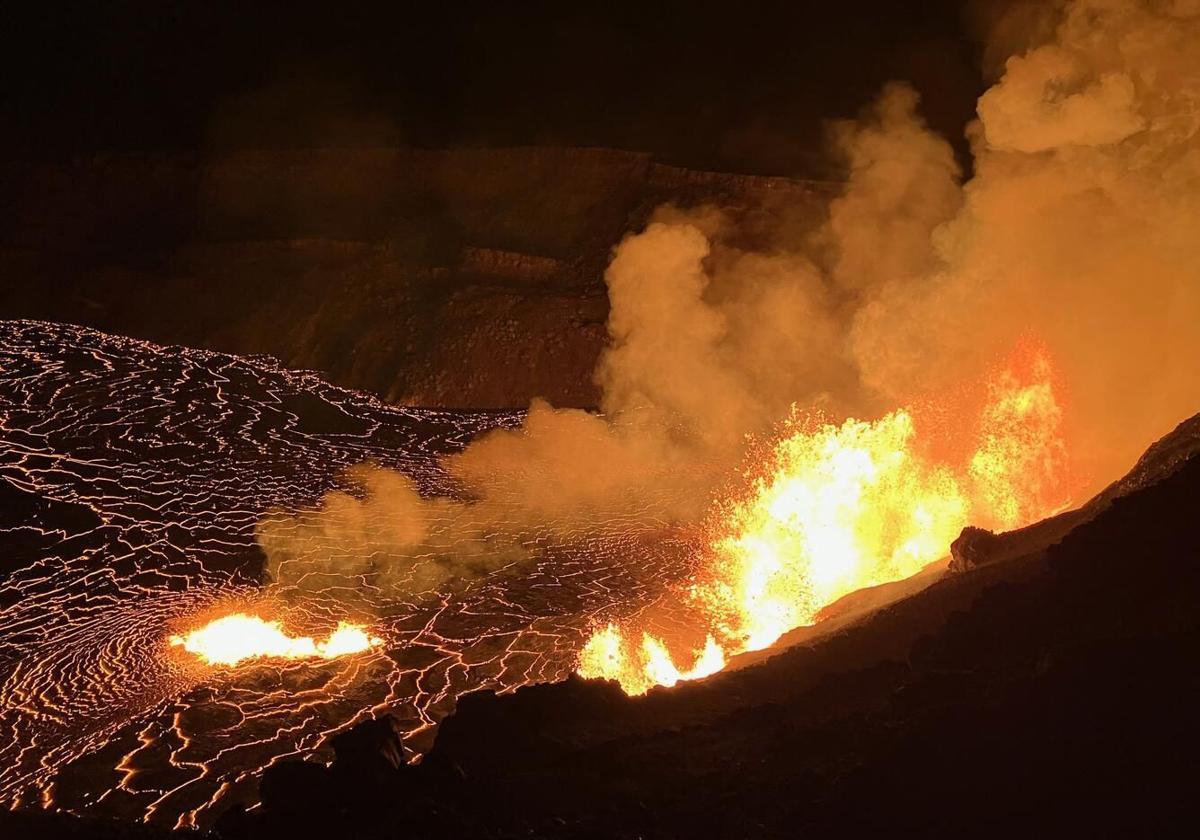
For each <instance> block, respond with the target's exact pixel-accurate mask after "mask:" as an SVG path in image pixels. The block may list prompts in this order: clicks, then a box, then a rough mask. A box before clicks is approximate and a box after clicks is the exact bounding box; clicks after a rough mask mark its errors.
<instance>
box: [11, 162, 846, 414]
mask: <svg viewBox="0 0 1200 840" xmlns="http://www.w3.org/2000/svg"><path fill="white" fill-rule="evenodd" d="M0 186H2V187H3V189H2V190H0V195H2V196H3V197H2V198H0V276H3V277H4V280H5V282H4V284H3V288H2V289H0V313H2V314H3V315H4V316H5V317H34V318H45V319H48V320H65V321H74V322H77V323H82V324H86V325H89V326H95V327H99V328H101V329H105V330H109V331H113V332H120V333H125V334H129V335H133V336H138V337H145V338H148V339H151V340H155V341H158V342H162V343H168V344H170V343H179V344H189V345H197V346H202V347H209V348H213V349H219V350H224V351H229V352H235V353H262V354H269V355H273V356H276V357H278V358H279V359H280V360H281V361H282V362H283V363H284V364H285V365H288V366H291V367H302V368H312V369H316V370H320V371H322V372H323V373H325V374H326V375H328V376H329V377H331V378H332V379H333V380H334V381H336V382H337V383H338V384H342V385H347V386H350V387H356V388H363V389H367V390H372V391H376V392H378V393H380V394H382V395H384V396H386V397H387V398H388V399H391V400H395V401H398V402H406V403H414V404H423V405H438V406H446V407H509V406H521V405H525V404H527V403H528V401H529V399H530V398H531V397H534V396H545V397H548V398H549V399H551V400H552V401H553V402H555V403H557V404H560V405H585V406H586V405H593V404H595V402H596V398H597V394H596V390H595V386H594V385H593V384H592V382H591V370H592V368H593V366H594V363H595V360H596V356H597V354H598V353H599V352H600V349H601V348H602V347H603V343H604V339H605V331H604V321H605V318H606V317H607V300H606V298H605V295H604V286H603V282H602V277H603V271H604V267H605V265H606V263H607V260H608V256H609V253H610V252H611V249H612V247H613V246H614V245H615V244H616V243H617V242H618V241H619V240H620V238H621V236H622V235H623V234H624V233H625V232H626V231H629V230H633V229H636V228H637V227H639V226H640V225H642V224H644V223H645V221H646V219H647V218H648V217H649V215H650V213H651V212H652V211H653V210H654V208H655V207H657V206H659V205H660V204H663V203H667V202H673V203H676V204H679V205H683V206H690V205H696V204H701V203H706V202H712V203H720V204H724V205H732V206H736V207H741V208H747V209H756V210H763V211H765V212H767V213H772V214H776V215H777V214H778V212H780V210H779V208H785V207H786V208H787V212H788V213H789V214H791V216H792V217H795V218H796V219H797V220H798V223H799V224H802V225H804V224H815V223H816V222H817V221H819V219H820V218H821V216H822V214H823V213H824V209H825V207H826V205H827V203H828V199H829V197H830V196H831V195H832V194H833V191H834V188H833V186H832V185H830V184H825V183H816V182H805V181H793V180H789V179H784V178H761V177H752V176H740V175H729V174H720V173H707V172H693V171H689V170H684V169H678V168H674V167H667V166H662V165H659V164H656V163H654V162H653V161H652V160H651V159H650V157H649V156H648V155H645V154H639V153H631V152H621V151H614V150H608V149H568V148H518V149H495V150H486V149H462V150H451V151H428V150H416V149H363V150H320V149H318V150H307V151H269V152H268V151H248V152H238V153H233V154H229V155H225V156H221V157H213V158H200V157H196V156H188V155H162V154H157V155H150V154H145V155H138V154H121V155H94V156H89V157H85V158H76V159H73V160H70V161H57V162H41V163H28V162H24V163H23V162H17V163H8V164H4V165H2V166H0Z"/></svg>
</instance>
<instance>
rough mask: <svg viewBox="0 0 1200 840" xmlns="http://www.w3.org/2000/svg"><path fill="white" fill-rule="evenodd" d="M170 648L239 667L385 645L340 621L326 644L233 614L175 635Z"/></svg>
mask: <svg viewBox="0 0 1200 840" xmlns="http://www.w3.org/2000/svg"><path fill="white" fill-rule="evenodd" d="M170 641H171V645H172V646H174V647H180V646H181V647H183V649H184V650H186V651H187V652H188V653H193V654H195V655H196V656H198V657H200V658H201V659H203V660H204V661H205V662H207V663H208V664H209V665H237V664H238V663H239V662H243V661H245V660H247V659H262V658H267V657H276V658H281V659H336V658H338V657H339V656H347V655H349V654H352V653H362V652H363V651H365V650H369V649H370V648H372V647H376V646H378V645H381V644H383V640H382V639H380V638H378V637H376V636H371V635H368V633H367V631H366V630H365V629H364V628H363V627H362V626H360V625H357V624H349V623H347V622H345V621H341V622H338V626H337V629H336V630H334V631H333V632H332V633H330V634H329V637H328V638H327V639H325V640H324V641H319V642H318V641H313V639H312V637H311V636H289V635H288V634H287V633H285V632H283V627H282V625H281V624H280V622H278V621H266V620H264V619H262V618H259V617H258V616H256V615H246V614H245V613H234V614H233V615H227V616H225V617H223V618H218V619H216V620H214V621H210V622H209V623H208V624H206V625H204V626H203V627H200V628H197V629H195V630H192V631H191V632H190V633H187V634H185V635H183V636H172V637H171V640H170Z"/></svg>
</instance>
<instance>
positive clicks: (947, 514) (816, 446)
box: [579, 354, 1069, 694]
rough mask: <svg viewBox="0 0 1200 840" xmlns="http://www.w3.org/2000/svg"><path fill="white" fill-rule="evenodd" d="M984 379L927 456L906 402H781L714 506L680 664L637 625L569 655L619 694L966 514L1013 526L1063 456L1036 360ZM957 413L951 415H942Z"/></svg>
mask: <svg viewBox="0 0 1200 840" xmlns="http://www.w3.org/2000/svg"><path fill="white" fill-rule="evenodd" d="M1027 368H1028V370H1027V371H1026V372H1025V374H1024V378H1023V377H1022V375H1021V374H1020V373H1018V372H1017V371H1015V370H1006V371H1005V372H1004V373H1003V374H1001V375H1000V376H998V377H997V378H996V379H995V380H994V381H993V382H991V383H990V384H989V387H988V397H987V403H986V405H985V406H984V408H983V410H982V411H981V412H980V416H979V419H978V422H977V424H976V425H975V430H974V431H975V436H976V438H977V445H976V448H975V450H974V452H972V453H971V454H970V455H969V457H968V458H967V459H966V462H965V463H959V464H951V463H940V462H938V461H936V460H934V459H933V458H932V457H930V455H929V454H928V447H927V446H924V445H923V441H922V439H921V434H920V429H919V426H918V423H917V420H916V419H915V418H914V412H913V411H910V410H906V409H901V410H897V411H893V412H891V413H889V414H887V415H885V416H884V417H881V418H880V419H878V420H875V421H873V422H863V421H859V420H854V419H850V420H846V421H845V422H843V423H841V424H840V425H834V424H830V423H820V422H818V421H815V420H814V419H812V418H810V417H806V416H804V415H800V414H794V415H793V417H792V418H791V419H790V420H789V421H788V422H787V423H786V424H785V425H784V428H783V432H782V434H781V436H780V437H779V439H778V440H777V442H776V443H775V445H774V448H773V450H772V451H771V453H770V455H769V457H768V458H767V459H766V465H765V467H763V468H761V469H760V474H758V475H757V477H756V478H755V479H754V480H753V482H752V487H751V489H750V492H749V493H748V495H747V496H746V497H745V498H744V499H741V500H738V501H735V502H733V503H730V504H727V505H723V506H719V508H718V515H717V517H716V522H715V524H714V525H713V530H714V531H715V533H716V534H717V536H716V537H715V538H714V539H713V540H712V541H711V543H710V546H709V549H708V556H707V558H706V561H705V563H704V564H703V566H702V568H701V570H700V572H699V573H698V575H697V577H696V579H695V581H694V582H693V583H692V584H691V586H690V587H688V588H687V589H686V590H685V592H684V593H683V597H684V598H685V599H686V600H687V601H689V602H690V605H691V606H692V608H693V612H694V613H695V614H697V615H699V616H700V617H701V621H702V622H703V625H704V626H703V628H702V630H703V631H704V632H705V633H706V641H705V643H704V646H703V648H702V649H701V650H699V651H696V652H695V653H694V654H693V662H692V664H691V665H689V666H687V667H686V668H680V667H679V666H678V665H676V663H675V661H674V659H673V657H672V656H671V654H670V653H669V651H668V646H667V643H666V642H665V641H664V640H663V639H661V638H658V637H656V636H654V635H652V634H651V633H649V632H647V631H646V630H638V629H636V628H632V627H630V628H624V629H622V628H619V627H617V626H616V625H613V624H609V625H608V626H606V627H604V628H602V629H600V630H598V631H596V632H595V633H594V634H593V635H592V637H591V639H590V640H589V641H588V643H587V645H586V646H585V647H584V649H583V652H582V653H581V655H580V661H579V672H580V673H581V674H582V675H583V676H586V677H602V678H606V679H615V680H617V681H618V682H620V684H621V686H622V688H624V689H625V691H626V692H628V693H631V694H641V693H644V692H645V691H647V690H648V689H649V688H651V687H653V686H656V685H667V686H669V685H674V684H675V683H677V682H679V681H680V680H688V679H696V678H700V677H704V676H708V675H709V674H712V673H714V672H716V671H719V670H721V669H722V668H723V667H724V666H725V663H726V660H727V658H728V657H729V656H730V655H734V654H738V653H742V652H745V651H751V650H759V649H762V648H764V647H767V646H768V645H770V644H772V643H773V642H774V641H775V640H776V639H778V638H779V637H780V636H782V635H783V634H784V633H786V632H788V631H789V630H792V629H794V628H796V627H800V626H803V625H808V624H812V623H813V622H814V621H816V619H817V616H818V613H819V611H820V610H821V608H822V607H825V606H827V605H829V604H831V603H833V602H834V601H836V600H837V599H838V598H841V597H842V596H844V595H847V594H849V593H850V592H853V591H855V590H858V589H862V588H864V587H869V586H875V585H878V584H881V583H887V582H890V581H894V580H899V579H901V578H905V577H909V576H911V575H913V574H915V573H916V572H918V571H920V570H921V569H923V568H924V567H925V566H927V565H929V564H930V563H932V562H934V561H937V560H939V559H941V558H943V557H945V556H946V553H947V549H948V546H949V545H950V543H951V541H952V540H953V539H954V538H955V537H956V536H957V535H958V533H959V532H960V531H961V530H962V528H963V526H965V525H966V524H968V522H969V521H974V522H980V523H986V524H992V525H996V526H1000V527H1005V528H1010V527H1015V526H1018V525H1021V524H1025V523H1026V522H1029V521H1032V520H1034V519H1037V518H1040V517H1042V516H1045V515H1047V514H1050V513H1052V512H1054V511H1055V510H1056V509H1059V508H1061V507H1063V506H1065V505H1066V504H1067V502H1068V501H1069V499H1068V497H1067V496H1066V495H1065V493H1066V488H1067V486H1068V484H1067V475H1066V472H1067V461H1066V453H1065V446H1064V443H1063V440H1062V438H1061V436H1060V424H1061V410H1060V408H1059V404H1058V401H1057V398H1056V396H1055V393H1054V390H1053V386H1052V378H1051V370H1050V364H1049V362H1048V360H1047V359H1046V357H1045V356H1044V355H1043V354H1038V355H1037V356H1036V357H1035V358H1034V360H1033V361H1032V363H1031V364H1029V365H1027ZM953 419H955V420H959V421H961V418H953Z"/></svg>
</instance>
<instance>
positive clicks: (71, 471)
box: [0, 322, 688, 826]
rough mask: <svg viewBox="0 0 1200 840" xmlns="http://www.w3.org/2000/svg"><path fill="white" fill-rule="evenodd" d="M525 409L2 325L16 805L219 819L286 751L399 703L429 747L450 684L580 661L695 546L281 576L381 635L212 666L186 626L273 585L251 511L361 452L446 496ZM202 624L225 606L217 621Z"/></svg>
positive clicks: (6, 721) (9, 733) (5, 743)
mask: <svg viewBox="0 0 1200 840" xmlns="http://www.w3.org/2000/svg"><path fill="white" fill-rule="evenodd" d="M520 419H521V415H520V413H517V412H509V413H495V412H492V413H474V414H465V413H448V412H444V411H434V410H418V409H405V408H395V407H390V406H387V405H385V404H383V403H381V402H379V401H378V400H376V399H375V398H373V397H371V396H369V395H366V394H361V393H355V392H350V391H345V390H342V389H339V388H335V387H333V386H331V385H329V384H328V383H326V382H324V381H322V380H321V379H320V378H319V377H318V376H316V375H314V374H311V373H297V372H293V371H287V370H285V369H282V368H280V367H279V366H278V365H277V364H276V363H275V362H274V361H273V360H270V359H265V358H239V357H234V356H228V355H222V354H218V353H211V352H205V351H197V350H187V349H182V348H177V347H174V348H164V347H159V346H156V345H153V344H149V343H146V342H142V341H138V340H133V339H128V338H120V337H115V336H110V335H105V334H102V333H98V332H95V331H92V330H87V329H83V328H79V327H72V326H65V325H57V324H47V323H39V322H0V732H3V733H4V737H3V738H0V802H3V803H4V804H5V805H7V806H8V807H50V808H60V809H65V810H70V811H74V812H87V813H92V814H97V815H111V816H120V817H123V818H135V819H145V820H149V821H155V822H161V823H164V824H166V825H178V826H187V825H200V826H204V825H208V824H211V822H212V820H213V819H215V818H216V816H217V815H219V813H220V812H221V811H222V810H223V809H224V808H225V807H226V806H227V805H228V804H229V803H230V802H233V801H235V800H236V801H253V800H254V796H255V790H256V785H257V780H258V778H259V776H260V774H261V771H262V769H263V768H264V767H266V766H268V765H269V764H271V763H272V762H275V761H278V760H281V759H284V758H294V757H304V756H308V755H311V754H314V753H315V754H317V755H318V756H321V755H325V756H327V755H328V752H327V749H328V747H327V742H328V740H329V738H330V736H331V735H333V734H335V733H336V732H338V731H341V730H343V729H344V728H346V727H348V726H350V725H353V724H354V723H355V722H357V721H359V720H361V719H363V718H364V717H366V716H369V715H372V714H375V713H377V712H379V711H383V710H388V711H391V712H392V713H393V714H395V715H397V716H398V717H399V718H400V719H401V721H402V722H403V724H404V726H405V728H406V730H407V734H408V741H409V743H410V744H411V745H414V746H415V747H416V748H418V749H420V748H422V747H427V746H428V744H429V743H430V741H431V738H432V733H433V728H434V726H435V724H436V722H437V721H438V720H439V719H440V718H441V717H443V716H445V714H447V713H448V712H449V711H450V710H451V709H452V708H453V703H454V700H455V698H457V697H458V696H461V695H462V694H463V693H465V692H468V691H471V690H475V689H478V688H488V687H491V688H497V689H501V690H505V689H513V688H516V687H518V686H520V685H524V684H527V683H530V682H536V681H546V680H556V679H561V678H562V677H564V676H565V675H566V674H568V673H569V672H570V670H571V669H572V667H573V665H574V663H575V655H576V653H577V651H578V650H579V648H580V647H581V646H582V644H583V640H584V639H585V638H586V637H587V635H588V633H589V630H590V629H591V628H592V627H593V626H594V625H595V622H596V617H597V616H598V615H601V614H603V613H605V612H606V611H607V610H609V609H611V608H612V607H613V605H614V604H618V603H619V604H623V605H625V607H626V609H627V610H628V608H629V607H630V605H633V607H634V608H636V607H637V605H638V604H647V603H650V602H651V601H653V600H654V598H655V597H656V595H655V593H658V592H661V591H662V590H663V588H664V586H665V585H666V584H667V583H668V582H669V579H670V578H672V576H678V575H680V574H682V573H683V572H682V567H683V566H684V565H685V561H684V560H683V559H682V558H684V557H685V556H686V555H687V554H688V551H687V548H688V546H687V545H686V540H685V539H684V538H683V537H678V538H676V537H672V536H671V535H666V537H665V538H663V537H664V535H662V534H659V535H655V539H646V537H647V535H645V534H640V535H639V534H632V535H628V536H627V537H620V538H613V537H612V536H611V535H609V536H605V537H599V536H591V535H588V534H580V535H579V537H578V539H577V540H574V541H572V542H571V543H570V545H564V544H562V543H561V542H558V543H556V544H554V545H550V544H547V545H546V546H543V547H542V548H540V549H539V550H536V551H533V552H531V553H529V554H528V555H526V556H524V557H522V558H521V559H514V560H512V561H511V562H506V563H504V564H503V565H502V566H501V567H500V568H495V567H492V568H491V569H490V570H489V571H487V572H486V573H484V574H481V575H480V576H479V577H476V578H473V579H469V580H464V579H462V578H459V579H455V580H443V581H441V582H439V583H435V584H433V585H432V586H431V587H427V588H426V589H425V590H424V591H421V592H419V594H410V595H408V596H401V595H398V594H397V593H398V592H399V591H402V590H398V589H396V588H388V589H379V588H372V587H371V586H370V585H369V581H365V580H364V581H362V582H361V583H362V585H361V586H355V587H354V588H353V590H354V591H353V598H352V599H347V598H346V597H345V596H346V593H344V592H322V591H320V590H319V589H317V590H314V591H307V590H306V591H304V592H293V593H287V592H283V593H279V592H276V593H274V594H273V595H272V607H271V608H272V609H273V610H274V611H275V612H276V614H277V617H282V618H284V619H286V620H287V621H288V622H289V623H291V624H299V625H303V626H304V627H306V628H316V629H318V630H321V629H322V628H323V631H328V630H329V629H332V628H333V626H334V625H335V624H336V623H337V621H338V620H339V619H340V618H342V617H343V615H344V613H345V612H346V610H347V603H352V604H353V610H355V611H356V615H355V617H356V618H357V619H361V620H363V621H365V622H366V623H367V624H369V625H370V629H371V632H372V633H374V634H376V635H378V636H379V637H380V638H381V639H382V640H383V644H380V645H377V646H374V647H372V648H371V649H370V650H369V651H367V652H364V653H361V654H356V655H352V656H348V657H345V658H339V659H332V660H296V661H290V660H269V659H264V660H260V661H256V662H254V663H251V664H242V665H239V666H238V667H235V668H230V667H210V666H205V665H203V664H202V663H199V662H197V661H195V660H194V658H192V657H189V656H188V655H187V654H184V653H182V652H181V651H180V650H179V649H178V648H175V649H172V648H171V646H170V645H169V644H168V641H167V640H168V638H169V637H170V635H171V634H172V633H174V632H178V631H179V630H180V628H181V627H186V626H189V623H190V625H191V626H194V625H195V624H196V622H197V621H198V620H202V619H204V617H205V616H206V615H207V616H208V617H213V616H215V615H216V614H219V612H220V611H221V610H225V611H228V609H227V607H229V606H230V605H247V604H249V605H251V606H252V607H253V606H256V605H259V604H261V603H262V601H263V597H264V592H268V591H271V589H272V587H270V586H268V585H267V584H266V583H265V582H264V580H263V562H264V558H263V554H262V551H261V550H260V549H259V548H258V547H257V546H256V543H255V527H256V523H258V522H259V521H260V520H261V519H262V518H263V517H264V515H267V514H269V512H270V511H275V510H283V511H294V510H302V509H304V508H305V506H311V505H313V504H315V503H316V502H317V501H318V500H319V499H320V497H321V496H322V494H323V493H325V492H326V491H328V490H330V489H333V488H336V487H339V486H340V484H339V482H341V481H342V480H343V479H342V475H343V473H344V470H345V469H346V468H348V467H350V466H353V465H355V464H359V463H362V462H364V461H371V462H374V463H377V464H379V465H382V466H385V467H389V468H394V469H397V470H400V471H402V472H404V473H406V474H407V475H409V476H410V477H412V478H413V479H414V480H415V481H416V483H417V485H418V486H419V487H420V488H421V490H422V492H423V493H426V494H428V493H435V492H450V491H451V490H452V488H451V487H450V485H449V482H448V480H447V478H446V476H445V474H444V473H443V471H442V470H441V468H440V466H439V464H438V460H437V459H438V456H439V455H443V454H447V453H452V452H455V451H457V450H460V449H461V448H462V447H463V446H464V445H465V444H466V443H467V442H468V441H469V440H470V439H471V438H472V437H473V436H474V435H476V434H478V433H479V432H481V431H484V430H486V429H488V428H492V427H496V426H513V425H515V424H517V423H519V421H520ZM204 620H206V619H204Z"/></svg>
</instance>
